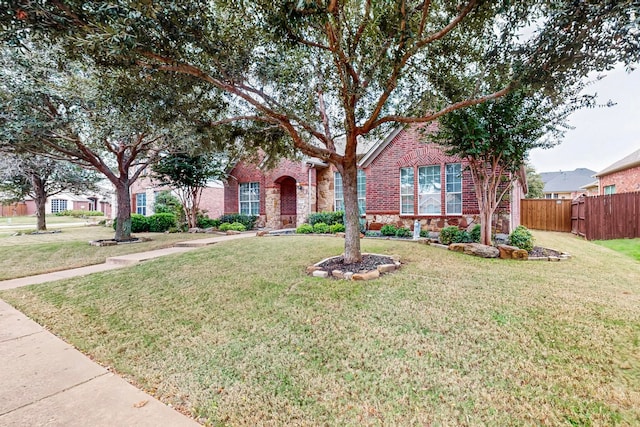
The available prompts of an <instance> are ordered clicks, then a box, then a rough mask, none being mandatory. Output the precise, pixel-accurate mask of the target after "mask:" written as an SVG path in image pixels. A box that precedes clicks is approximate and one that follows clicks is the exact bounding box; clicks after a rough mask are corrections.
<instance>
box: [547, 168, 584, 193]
mask: <svg viewBox="0 0 640 427" xmlns="http://www.w3.org/2000/svg"><path fill="white" fill-rule="evenodd" d="M595 173H596V172H595V171H592V170H591V169H586V168H578V169H576V170H574V171H559V172H542V173H540V178H542V182H544V188H543V190H542V192H543V193H544V198H545V199H569V200H573V199H575V198H576V197H579V196H581V195H583V194H585V193H586V191H585V188H584V187H585V186H588V185H590V184H592V183H593V176H594V175H595Z"/></svg>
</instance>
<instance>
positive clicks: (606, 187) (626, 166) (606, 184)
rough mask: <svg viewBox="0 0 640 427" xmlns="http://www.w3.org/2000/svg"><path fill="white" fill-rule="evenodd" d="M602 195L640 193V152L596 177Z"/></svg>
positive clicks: (627, 157)
mask: <svg viewBox="0 0 640 427" xmlns="http://www.w3.org/2000/svg"><path fill="white" fill-rule="evenodd" d="M595 176H596V177H597V178H598V181H599V183H600V193H599V194H600V195H606V194H616V193H631V192H634V191H640V150H636V151H634V152H633V153H631V154H629V155H628V156H626V157H624V158H622V159H620V160H618V161H617V162H615V163H614V164H612V165H610V166H608V167H606V168H604V169H603V170H601V171H600V172H598V173H597V174H596V175H595Z"/></svg>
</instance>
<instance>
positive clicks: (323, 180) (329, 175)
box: [317, 168, 334, 212]
mask: <svg viewBox="0 0 640 427" xmlns="http://www.w3.org/2000/svg"><path fill="white" fill-rule="evenodd" d="M317 172H318V205H317V207H318V208H317V212H330V211H333V210H334V205H333V202H334V194H333V190H334V188H333V168H324V169H320V170H318V171H317Z"/></svg>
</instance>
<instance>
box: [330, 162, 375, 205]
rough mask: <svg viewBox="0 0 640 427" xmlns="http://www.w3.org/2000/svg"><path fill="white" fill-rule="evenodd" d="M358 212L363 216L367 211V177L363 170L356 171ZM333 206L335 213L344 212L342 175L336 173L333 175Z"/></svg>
mask: <svg viewBox="0 0 640 427" xmlns="http://www.w3.org/2000/svg"><path fill="white" fill-rule="evenodd" d="M357 187H358V211H359V212H360V215H364V214H365V213H366V211H367V175H366V174H365V173H364V171H363V170H360V169H358V176H357ZM333 194H334V202H335V204H334V206H335V210H336V211H344V186H343V185H342V175H340V172H336V173H334V175H333Z"/></svg>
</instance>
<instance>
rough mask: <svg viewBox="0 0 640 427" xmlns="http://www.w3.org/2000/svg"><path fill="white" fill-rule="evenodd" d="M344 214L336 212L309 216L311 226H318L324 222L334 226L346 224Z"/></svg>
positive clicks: (317, 213)
mask: <svg viewBox="0 0 640 427" xmlns="http://www.w3.org/2000/svg"><path fill="white" fill-rule="evenodd" d="M343 218H344V212H343V211H336V212H316V213H312V214H309V219H308V221H309V224H311V225H316V224H317V223H320V222H323V223H325V224H327V225H333V224H344V219H343Z"/></svg>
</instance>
